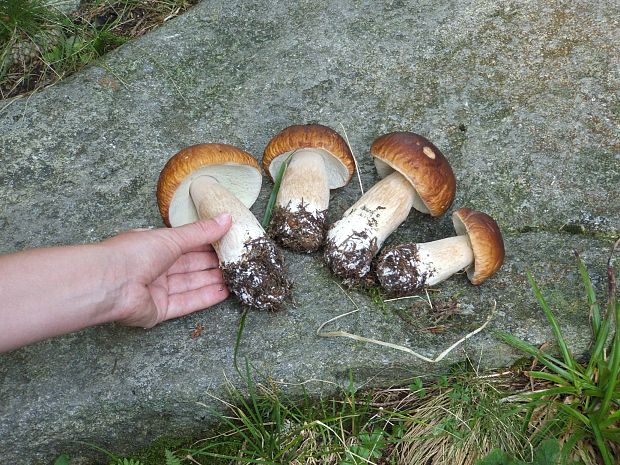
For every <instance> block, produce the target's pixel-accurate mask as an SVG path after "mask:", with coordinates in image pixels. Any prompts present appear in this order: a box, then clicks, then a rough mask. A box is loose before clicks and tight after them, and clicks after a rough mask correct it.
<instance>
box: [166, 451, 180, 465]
mask: <svg viewBox="0 0 620 465" xmlns="http://www.w3.org/2000/svg"><path fill="white" fill-rule="evenodd" d="M164 454H165V456H166V465H181V459H180V458H178V457H177V456H176V455H174V453H173V452H172V451H170V450H168V449H166V450H165V451H164Z"/></svg>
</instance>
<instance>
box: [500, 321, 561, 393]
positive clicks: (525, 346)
mask: <svg viewBox="0 0 620 465" xmlns="http://www.w3.org/2000/svg"><path fill="white" fill-rule="evenodd" d="M495 334H496V336H497V337H498V338H499V339H501V340H502V341H504V342H505V343H507V344H509V345H511V346H513V347H514V348H516V349H518V350H520V351H521V352H524V353H526V354H528V355H530V356H532V357H534V358H536V359H537V360H538V361H539V362H540V363H542V364H543V365H545V366H546V367H547V368H549V369H550V370H553V371H555V372H556V373H557V374H558V375H560V376H562V377H563V378H565V379H566V380H567V381H571V380H572V379H573V378H572V376H571V375H570V374H569V372H568V369H569V368H568V367H567V366H566V365H565V364H564V363H563V362H561V361H560V360H558V359H557V358H555V357H553V356H552V355H549V354H547V353H545V352H543V351H542V350H540V349H539V348H538V347H536V346H533V345H532V344H530V343H529V342H526V341H523V340H521V339H519V338H517V337H514V336H513V335H512V334H508V333H505V332H503V331H497V332H496V333H495Z"/></svg>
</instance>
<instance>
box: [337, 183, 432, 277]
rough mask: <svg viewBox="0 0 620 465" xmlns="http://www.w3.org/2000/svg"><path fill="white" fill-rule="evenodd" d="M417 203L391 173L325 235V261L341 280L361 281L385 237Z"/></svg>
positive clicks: (415, 196) (407, 186)
mask: <svg viewBox="0 0 620 465" xmlns="http://www.w3.org/2000/svg"><path fill="white" fill-rule="evenodd" d="M416 202H421V200H420V199H419V196H418V194H417V192H416V191H415V189H414V188H413V186H412V185H411V183H410V182H409V181H408V180H407V179H406V178H405V177H404V176H403V175H401V174H400V173H398V172H394V173H392V174H390V175H389V176H386V177H385V178H384V179H382V180H381V181H379V182H378V183H377V184H375V185H374V186H373V187H372V188H371V189H370V190H369V191H368V192H366V193H365V194H364V195H363V196H362V197H360V199H359V200H358V201H357V202H355V204H353V206H351V207H350V208H349V209H348V210H347V211H346V212H345V213H344V215H343V217H342V219H340V220H339V221H337V222H336V223H334V224H333V225H332V226H331V228H330V229H329V231H328V232H327V241H326V246H325V261H326V262H327V264H328V265H329V267H330V268H331V270H332V271H333V272H334V273H335V274H337V275H338V276H340V277H342V278H345V279H352V280H356V279H361V278H363V277H364V276H365V275H366V274H368V272H369V271H370V265H371V262H372V259H373V257H374V256H375V254H376V253H377V252H378V251H379V249H380V248H381V246H382V245H383V242H384V241H385V239H387V237H388V236H389V235H390V234H391V233H392V232H393V231H394V230H395V229H396V228H397V227H398V226H399V225H400V224H401V223H402V222H403V221H405V219H406V218H407V215H409V212H410V211H411V208H412V206H413V205H414V204H415V203H416Z"/></svg>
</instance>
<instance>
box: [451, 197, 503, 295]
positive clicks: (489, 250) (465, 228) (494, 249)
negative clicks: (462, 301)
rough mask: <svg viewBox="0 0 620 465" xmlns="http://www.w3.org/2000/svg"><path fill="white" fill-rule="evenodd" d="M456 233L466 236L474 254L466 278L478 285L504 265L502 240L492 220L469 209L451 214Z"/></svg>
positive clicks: (484, 214)
mask: <svg viewBox="0 0 620 465" xmlns="http://www.w3.org/2000/svg"><path fill="white" fill-rule="evenodd" d="M452 223H453V224H454V229H455V230H456V233H457V234H458V235H459V236H460V235H468V236H469V242H470V243H471V248H472V250H473V253H474V264H473V266H470V267H468V268H467V277H468V278H469V280H470V281H471V283H472V284H475V285H478V284H480V283H482V282H483V281H484V280H486V279H487V278H488V277H490V276H491V275H493V274H494V273H495V272H496V271H497V270H499V268H500V267H501V266H502V263H504V254H505V251H504V240H503V239H502V233H501V231H500V230H499V226H498V225H497V223H496V222H495V220H494V219H493V218H491V217H490V216H489V215H487V214H486V213H482V212H479V211H476V210H472V209H470V208H459V209H458V210H456V211H455V212H454V213H452Z"/></svg>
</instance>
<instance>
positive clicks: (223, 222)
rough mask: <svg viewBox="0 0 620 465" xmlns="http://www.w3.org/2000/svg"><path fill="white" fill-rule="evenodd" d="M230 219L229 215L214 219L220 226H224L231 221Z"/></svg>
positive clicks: (223, 214) (224, 214)
mask: <svg viewBox="0 0 620 465" xmlns="http://www.w3.org/2000/svg"><path fill="white" fill-rule="evenodd" d="M230 219H231V216H230V214H229V213H222V214H221V215H219V216H216V217H215V218H213V221H215V222H216V223H217V224H219V225H220V226H224V225H226V224H227V223H228V222H229V221H230Z"/></svg>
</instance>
